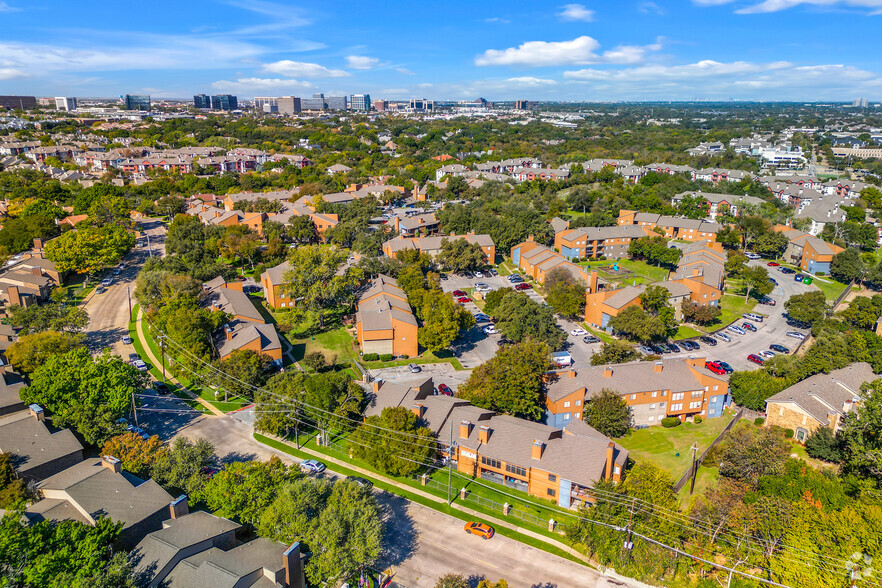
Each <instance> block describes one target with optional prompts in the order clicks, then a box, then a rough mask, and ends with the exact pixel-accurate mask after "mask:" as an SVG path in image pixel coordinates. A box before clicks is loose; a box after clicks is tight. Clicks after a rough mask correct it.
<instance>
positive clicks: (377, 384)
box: [374, 380, 383, 394]
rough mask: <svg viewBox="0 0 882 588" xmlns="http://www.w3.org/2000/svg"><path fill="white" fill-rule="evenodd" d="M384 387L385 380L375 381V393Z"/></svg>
mask: <svg viewBox="0 0 882 588" xmlns="http://www.w3.org/2000/svg"><path fill="white" fill-rule="evenodd" d="M382 386H383V380H374V393H375V394H376V393H377V392H379V391H380V388H381V387H382Z"/></svg>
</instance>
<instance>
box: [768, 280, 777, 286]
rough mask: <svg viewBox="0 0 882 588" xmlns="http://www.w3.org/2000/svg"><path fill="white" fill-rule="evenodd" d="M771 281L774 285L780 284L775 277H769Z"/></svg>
mask: <svg viewBox="0 0 882 588" xmlns="http://www.w3.org/2000/svg"><path fill="white" fill-rule="evenodd" d="M769 282H771V283H772V285H773V286H777V285H778V280H776V279H775V278H769Z"/></svg>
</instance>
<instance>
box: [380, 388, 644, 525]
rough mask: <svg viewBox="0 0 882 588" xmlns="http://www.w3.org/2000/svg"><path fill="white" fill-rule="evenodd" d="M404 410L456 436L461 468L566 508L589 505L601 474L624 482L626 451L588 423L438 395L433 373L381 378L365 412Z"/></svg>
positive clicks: (445, 435)
mask: <svg viewBox="0 0 882 588" xmlns="http://www.w3.org/2000/svg"><path fill="white" fill-rule="evenodd" d="M397 406H400V407H405V408H407V409H409V410H411V411H413V413H414V414H415V415H417V416H418V417H419V418H420V420H421V423H422V424H423V425H424V426H426V427H428V428H429V429H430V430H432V431H433V432H434V433H435V434H436V436H437V437H438V438H439V439H440V440H442V442H443V440H444V439H448V438H449V436H452V437H453V440H454V442H455V445H454V451H453V452H452V455H451V461H453V462H454V463H455V468H456V471H458V472H460V473H462V474H464V475H466V476H475V477H478V478H481V479H482V480H485V481H487V482H492V483H494V484H499V485H501V486H507V487H509V488H514V489H517V490H520V491H522V492H527V493H528V494H531V495H533V496H536V497H539V498H544V499H546V500H554V501H556V502H557V504H558V505H559V506H561V507H563V508H578V507H580V506H583V505H585V504H590V503H591V502H592V501H593V499H592V497H591V489H592V488H593V487H594V484H595V483H596V482H597V481H598V480H601V479H607V480H612V481H615V482H617V481H619V480H620V479H621V476H622V472H623V470H624V467H625V465H626V464H627V460H628V451H627V450H626V449H624V448H623V447H621V446H620V445H617V444H616V443H614V442H613V441H612V440H611V439H609V438H607V437H605V436H604V435H603V434H601V433H600V432H598V431H596V430H595V429H593V428H591V427H590V426H588V425H586V424H585V423H583V422H581V421H580V422H578V423H573V425H572V426H568V427H566V428H560V427H553V426H548V425H545V424H541V423H535V422H532V421H528V420H525V419H519V418H515V417H512V416H508V415H500V414H497V413H495V412H492V411H488V410H485V409H482V408H478V407H476V406H473V405H471V404H469V403H468V402H466V401H464V400H462V399H459V398H455V397H450V396H444V395H436V394H434V383H433V381H432V379H431V378H428V379H425V380H417V381H413V382H405V383H392V382H382V381H378V382H375V383H374V395H373V397H372V398H371V401H370V404H369V405H368V407H367V409H366V411H365V416H372V415H375V414H380V413H381V412H382V410H383V409H384V408H387V407H397Z"/></svg>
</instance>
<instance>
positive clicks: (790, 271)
mask: <svg viewBox="0 0 882 588" xmlns="http://www.w3.org/2000/svg"><path fill="white" fill-rule="evenodd" d="M778 271H779V272H781V273H782V274H795V273H796V270H795V269H790V268H789V267H779V268H778Z"/></svg>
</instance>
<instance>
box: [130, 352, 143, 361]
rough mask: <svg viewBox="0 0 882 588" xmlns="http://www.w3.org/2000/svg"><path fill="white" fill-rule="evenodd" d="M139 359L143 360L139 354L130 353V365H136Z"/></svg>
mask: <svg viewBox="0 0 882 588" xmlns="http://www.w3.org/2000/svg"><path fill="white" fill-rule="evenodd" d="M139 359H141V356H140V355H138V354H137V353H129V363H135V362H136V361H138V360H139Z"/></svg>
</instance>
